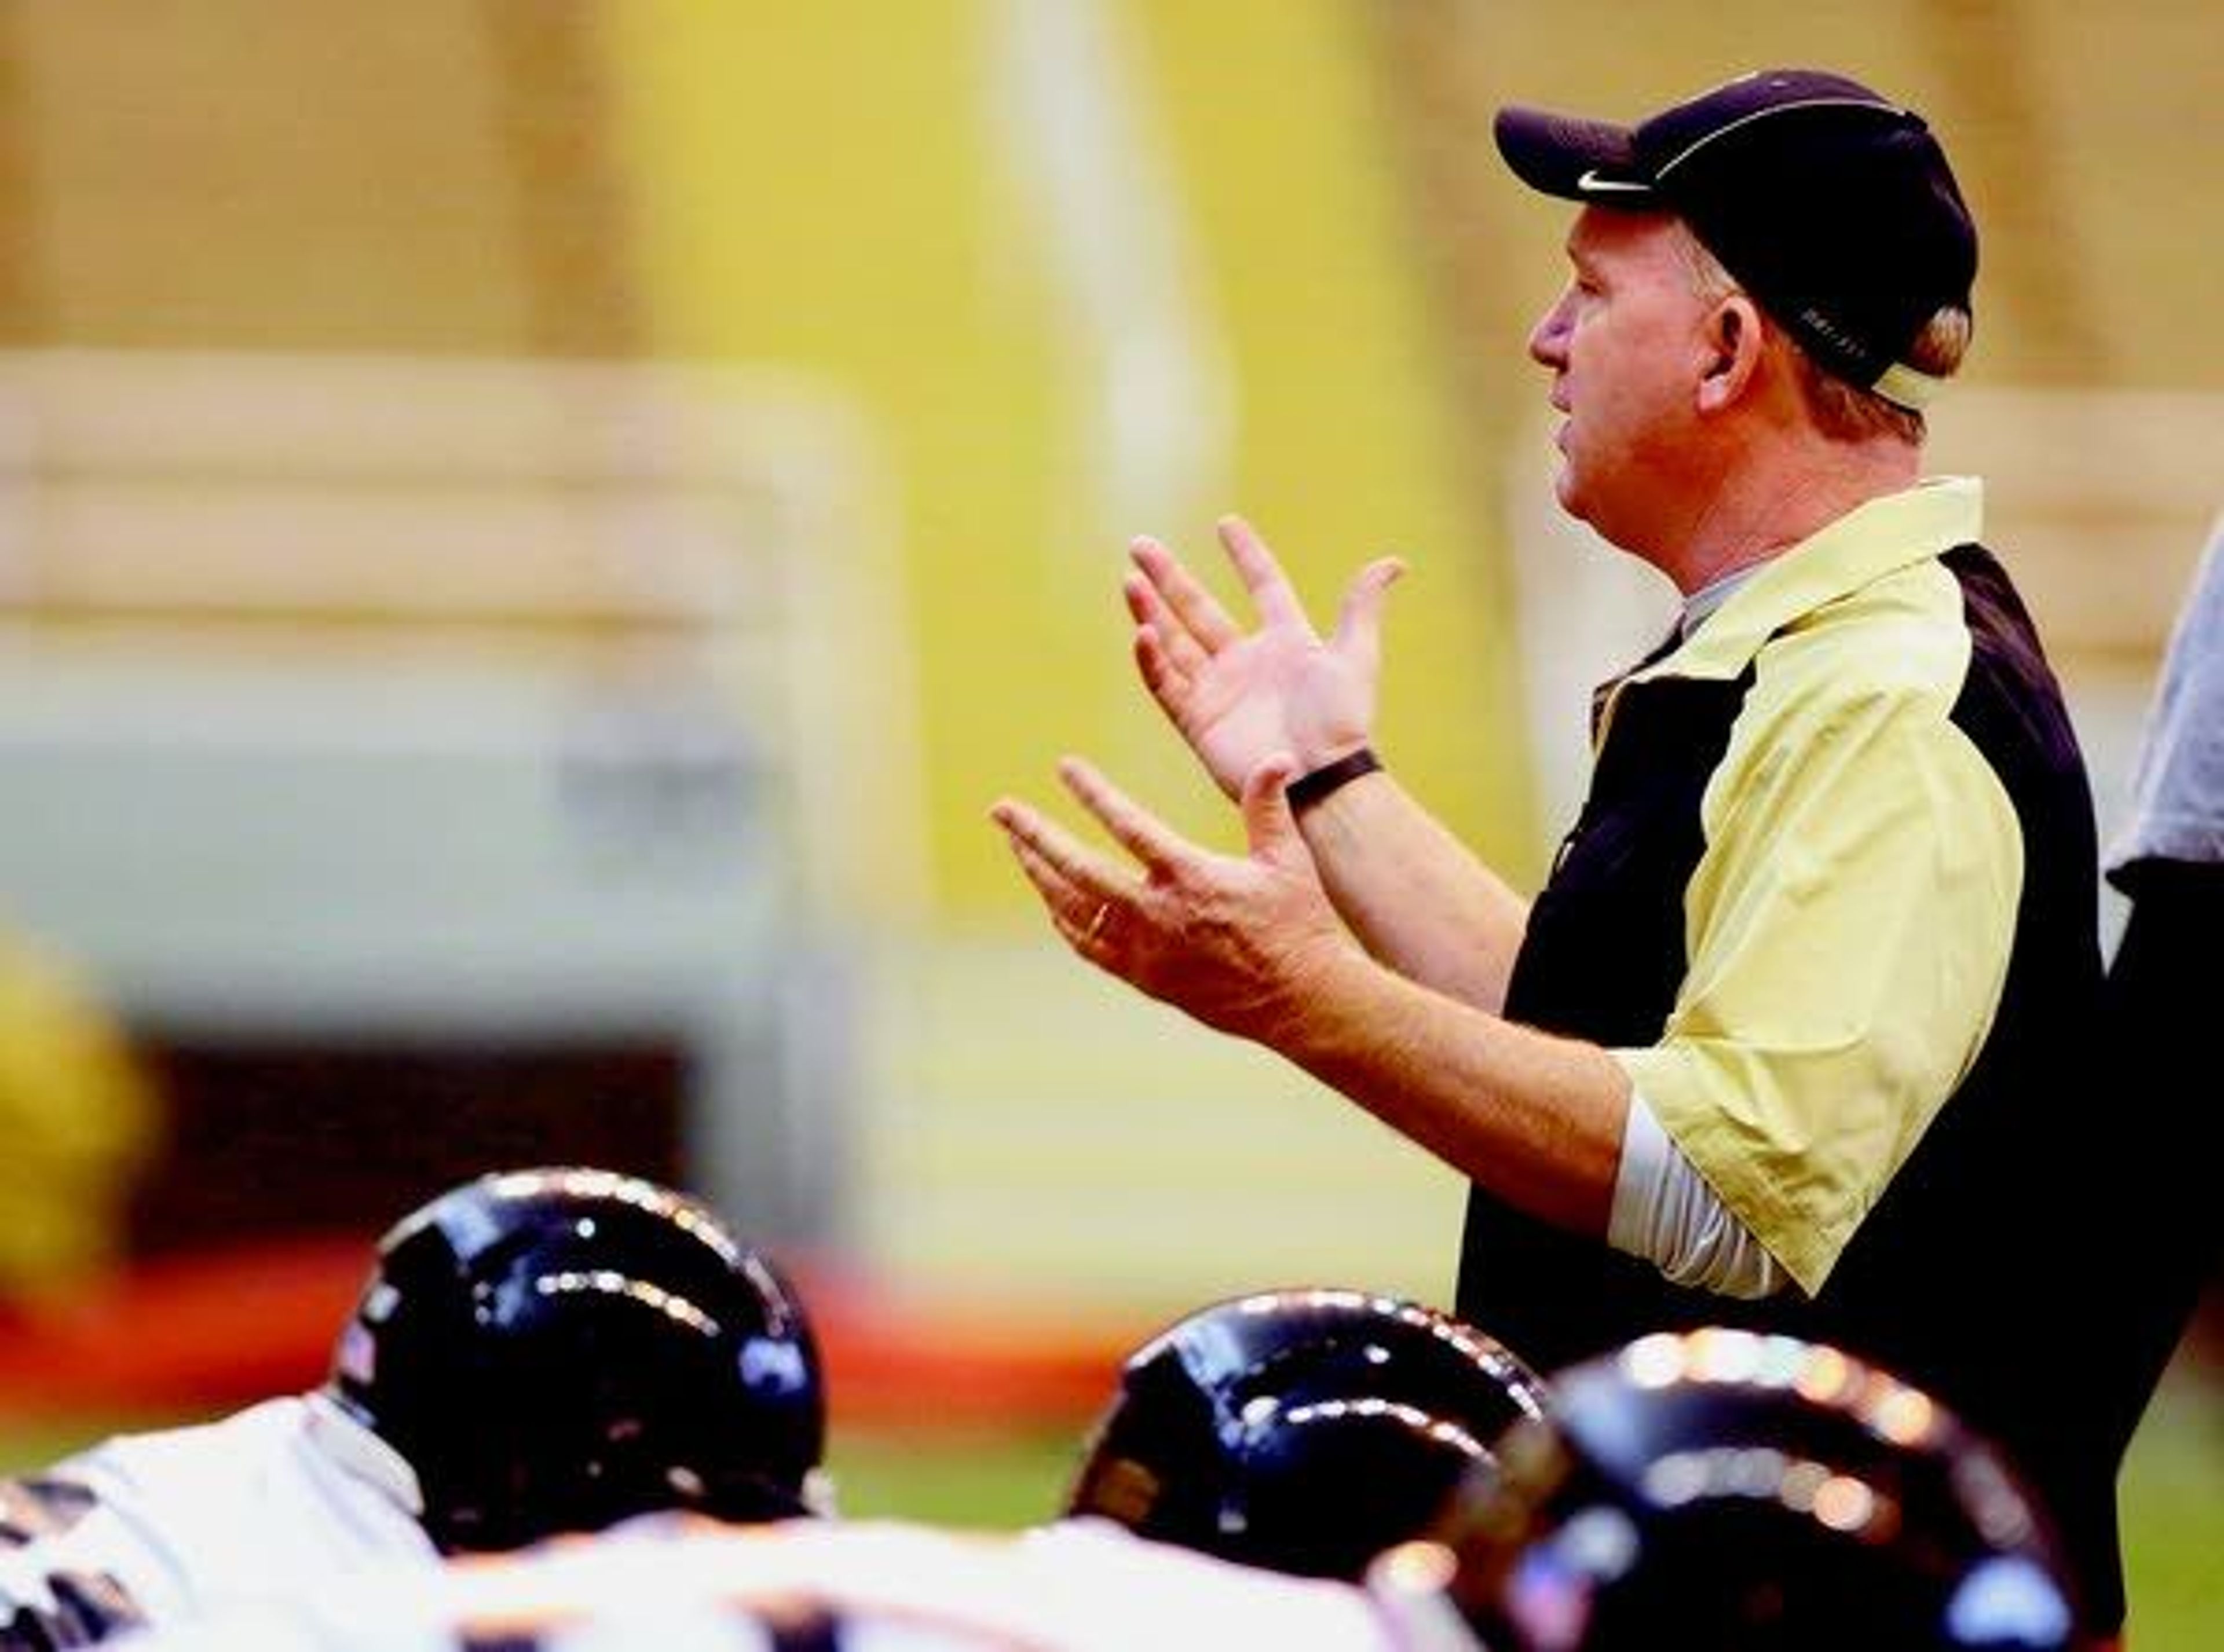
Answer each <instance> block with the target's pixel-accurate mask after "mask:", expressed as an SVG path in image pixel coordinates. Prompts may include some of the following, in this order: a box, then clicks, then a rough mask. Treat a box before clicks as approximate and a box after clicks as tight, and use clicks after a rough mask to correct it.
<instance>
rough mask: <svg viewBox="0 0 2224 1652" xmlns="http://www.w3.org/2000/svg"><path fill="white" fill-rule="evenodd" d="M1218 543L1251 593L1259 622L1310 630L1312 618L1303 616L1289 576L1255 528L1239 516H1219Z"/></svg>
mask: <svg viewBox="0 0 2224 1652" xmlns="http://www.w3.org/2000/svg"><path fill="white" fill-rule="evenodd" d="M1220 543H1221V545H1223V547H1224V548H1225V549H1226V550H1227V552H1228V559H1229V561H1230V562H1232V563H1234V564H1235V571H1236V573H1237V574H1238V575H1239V576H1240V577H1242V581H1243V589H1244V590H1248V591H1249V592H1250V593H1251V603H1252V606H1253V607H1254V608H1256V609H1257V610H1258V612H1259V620H1260V624H1262V625H1268V626H1295V627H1298V629H1300V630H1303V631H1306V632H1311V629H1312V622H1311V621H1310V620H1308V619H1306V617H1305V608H1304V606H1303V605H1302V604H1301V603H1300V602H1298V594H1297V592H1296V591H1295V590H1292V589H1291V586H1290V580H1289V576H1288V575H1286V574H1285V573H1284V572H1283V571H1282V564H1280V563H1279V562H1277V561H1276V560H1275V559H1274V553H1273V552H1272V551H1270V550H1268V549H1267V542H1266V540H1264V539H1260V537H1259V534H1258V531H1257V530H1256V529H1254V527H1253V526H1251V524H1250V523H1248V522H1247V521H1245V520H1243V519H1242V517H1241V516H1223V517H1222V518H1221V519H1220Z"/></svg>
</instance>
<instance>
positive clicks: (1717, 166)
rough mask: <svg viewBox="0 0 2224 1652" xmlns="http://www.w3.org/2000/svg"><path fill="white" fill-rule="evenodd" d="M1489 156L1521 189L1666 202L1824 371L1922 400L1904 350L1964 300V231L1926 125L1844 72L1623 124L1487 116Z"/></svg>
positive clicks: (1648, 205)
mask: <svg viewBox="0 0 2224 1652" xmlns="http://www.w3.org/2000/svg"><path fill="white" fill-rule="evenodd" d="M1495 130H1496V135H1497V138H1498V149H1499V153H1500V154H1502V155H1504V156H1505V158H1506V163H1507V166H1509V167H1512V168H1513V172H1514V173H1515V175H1516V176H1517V177H1519V178H1520V180H1522V181H1523V182H1524V183H1526V184H1527V185H1528V186H1530V187H1531V188H1532V189H1536V190H1540V191H1542V192H1544V193H1545V194H1547V195H1556V196H1559V197H1561V198H1563V199H1567V200H1571V201H1582V202H1584V203H1586V204H1588V205H1595V206H1602V207H1610V208H1622V209H1626V210H1630V211H1670V212H1673V213H1675V214H1677V216H1678V217H1679V218H1682V219H1683V220H1684V222H1685V223H1686V224H1689V225H1690V228H1691V231H1692V233H1693V234H1694V235H1696V236H1697V237H1698V239H1699V241H1700V242H1701V243H1703V245H1704V246H1705V247H1706V248H1707V249H1708V250H1709V251H1710V252H1712V253H1713V254H1714V255H1715V257H1716V258H1718V259H1720V260H1721V261H1722V267H1723V268H1725V269H1727V270H1728V271H1729V273H1730V274H1732V275H1733V276H1734V277H1735V278H1736V279H1737V281H1738V282H1739V284H1740V285H1741V286H1742V287H1744V288H1745V289H1746V290H1747V292H1748V293H1751V294H1752V295H1753V300H1754V301H1755V302H1756V303H1758V304H1759V305H1760V306H1761V307H1762V308H1763V309H1765V310H1766V311H1767V312H1768V313H1769V314H1770V315H1771V316H1772V318H1774V319H1775V320H1776V321H1777V322H1778V324H1779V325H1782V326H1783V327H1785V329H1787V330H1788V331H1790V332H1791V335H1792V337H1795V338H1797V339H1798V341H1799V343H1800V344H1801V345H1802V346H1803V347H1804V349H1805V350H1807V352H1808V353H1809V354H1810V356H1814V357H1815V359H1816V361H1818V362H1820V363H1822V364H1823V366H1824V367H1825V368H1827V369H1829V370H1830V371H1831V372H1833V373H1835V374H1836V375H1838V376H1839V377H1841V378H1843V379H1847V380H1849V381H1852V382H1853V383H1854V384H1857V385H1860V386H1861V387H1863V388H1868V389H1873V390H1874V391H1876V392H1877V394H1880V395H1882V396H1884V397H1885V398H1886V399H1887V400H1891V401H1894V402H1897V403H1899V405H1901V406H1903V407H1921V406H1922V405H1923V404H1924V401H1926V400H1929V397H1930V394H1931V393H1932V392H1933V391H1935V390H1936V389H1937V383H1938V381H1937V380H1936V379H1935V378H1933V377H1931V376H1930V375H1926V374H1923V373H1919V372H1917V371H1915V370H1914V369H1911V368H1910V367H1909V366H1907V364H1906V363H1905V359H1904V358H1905V354H1906V351H1907V349H1908V346H1909V345H1910V344H1912V343H1913V342H1914V341H1915V338H1916V337H1917V335H1918V334H1919V333H1920V332H1921V331H1922V330H1923V328H1924V325H1925V324H1926V323H1927V322H1928V321H1929V320H1930V318H1931V316H1932V315H1933V314H1934V313H1936V312H1937V311H1938V310H1939V309H1941V308H1942V307H1945V306H1958V307H1960V308H1962V309H1965V310H1966V309H1968V307H1969V300H1970V288H1971V287H1972V285H1973V284H1974V281H1975V280H1976V274H1977V229H1976V224H1974V221H1973V220H1972V219H1971V218H1970V216H1969V209H1968V205H1967V204H1966V203H1965V202H1964V201H1963V200H1962V192H1961V188H1960V186H1958V185H1957V184H1956V183H1955V180H1954V173H1953V170H1952V168H1951V167H1949V166H1948V165H1947V163H1946V154H1945V152H1944V151H1943V149H1941V148H1939V146H1938V141H1937V138H1936V137H1934V136H1932V135H1931V131H1930V127H1929V126H1928V125H1926V124H1925V123H1924V120H1923V117H1921V116H1919V115H1918V114H1916V113H1915V112H1914V111H1913V110H1908V109H1904V108H1902V107H1901V106H1900V105H1899V104H1895V103H1893V102H1892V100H1891V99H1890V98H1886V97H1884V96H1883V95H1882V94H1880V93H1879V92H1876V91H1871V90H1870V89H1869V88H1868V87H1867V86H1865V85H1861V83H1860V82H1859V81H1856V80H1849V79H1847V78H1846V77H1845V76H1843V75H1840V74H1832V73H1828V72H1826V71H1823V70H1818V69H1763V70H1759V71H1756V72H1755V73H1751V74H1747V75H1741V76H1740V77H1739V78H1738V79H1734V80H1731V81H1728V82H1726V83H1725V84H1723V85H1719V86H1716V87H1714V88H1713V89H1712V90H1710V91H1703V92H1701V93H1699V94H1698V95H1697V96H1696V97H1695V98H1689V99H1687V100H1686V101H1684V102H1683V103H1680V104H1676V105H1675V106H1674V107H1673V108H1670V109H1665V110H1661V111H1660V113H1659V114H1657V115H1654V116H1652V117H1650V118H1649V119H1646V120H1643V121H1640V122H1639V123H1637V124H1636V125H1634V126H1622V125H1618V124H1616V123H1613V122H1610V121H1602V120H1592V119H1588V118H1585V117H1579V116H1570V115H1560V114H1553V113H1551V112H1549V111H1546V110H1539V109H1522V108H1507V109H1501V110H1499V112H1498V119H1497V123H1496V128H1495Z"/></svg>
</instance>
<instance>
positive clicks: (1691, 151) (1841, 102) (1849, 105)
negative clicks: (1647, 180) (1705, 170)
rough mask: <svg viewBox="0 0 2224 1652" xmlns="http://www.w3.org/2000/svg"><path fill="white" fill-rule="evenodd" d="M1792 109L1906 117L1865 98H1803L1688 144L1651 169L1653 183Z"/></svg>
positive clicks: (1741, 119) (1741, 118) (1756, 113)
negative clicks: (1742, 129)
mask: <svg viewBox="0 0 2224 1652" xmlns="http://www.w3.org/2000/svg"><path fill="white" fill-rule="evenodd" d="M1794 109H1873V110H1877V111H1879V112H1880V113H1881V114H1886V115H1906V114H1908V112H1909V111H1907V110H1905V109H1902V108H1901V107H1900V106H1899V104H1887V103H1885V102H1883V101H1882V100H1881V99H1876V98H1801V99H1800V100H1799V101H1798V103H1796V104H1770V105H1769V107H1767V108H1766V109H1756V110H1753V113H1752V114H1750V115H1741V116H1739V117H1738V118H1737V119H1735V120H1734V121H1732V122H1731V123H1729V124H1728V126H1718V127H1716V128H1715V129H1714V130H1713V131H1711V132H1709V133H1708V134H1707V135H1706V136H1704V137H1703V138H1700V139H1698V140H1697V141H1696V142H1692V143H1690V144H1688V145H1686V146H1685V147H1684V149H1683V150H1682V151H1680V152H1679V153H1677V154H1673V155H1671V156H1670V157H1669V158H1668V159H1667V160H1666V161H1663V162H1661V164H1660V165H1659V166H1658V167H1654V168H1653V169H1652V175H1653V177H1654V178H1655V179H1661V178H1665V177H1666V176H1667V175H1668V174H1669V173H1671V172H1673V171H1674V170H1675V169H1676V168H1677V167H1680V166H1682V165H1683V164H1684V162H1685V161H1689V160H1690V158H1691V157H1692V156H1693V155H1695V154H1698V152H1699V151H1700V150H1702V149H1703V148H1706V147H1707V145H1709V143H1712V142H1714V141H1715V139H1716V138H1718V137H1723V136H1728V134H1729V133H1732V132H1734V131H1736V130H1737V129H1739V128H1740V127H1742V126H1750V125H1752V124H1753V122H1755V121H1760V120H1766V119H1767V118H1768V117H1770V116H1771V115H1781V114H1784V113H1785V112H1786V111H1788V110H1794Z"/></svg>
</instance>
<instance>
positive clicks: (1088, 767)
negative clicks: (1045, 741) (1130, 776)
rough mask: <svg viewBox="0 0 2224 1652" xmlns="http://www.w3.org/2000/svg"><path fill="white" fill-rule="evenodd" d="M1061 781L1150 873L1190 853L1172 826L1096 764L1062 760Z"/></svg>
mask: <svg viewBox="0 0 2224 1652" xmlns="http://www.w3.org/2000/svg"><path fill="white" fill-rule="evenodd" d="M1058 779H1061V780H1063V781H1064V782H1065V789H1066V790H1067V791H1071V793H1073V795H1074V798H1075V800H1076V801H1077V802H1078V803H1079V804H1081V806H1082V807H1083V808H1084V809H1086V810H1088V811H1089V812H1090V814H1092V815H1094V816H1096V818H1097V819H1098V820H1099V821H1100V822H1102V823H1103V827H1104V829H1105V830H1106V831H1108V832H1109V833H1110V834H1111V835H1112V838H1113V841H1114V842H1116V843H1118V844H1119V845H1120V847H1121V848H1124V849H1126V850H1127V851H1128V854H1132V855H1134V857H1135V859H1136V860H1137V861H1140V863H1141V864H1142V866H1143V868H1144V869H1145V870H1146V871H1147V872H1163V871H1165V870H1166V868H1167V867H1171V866H1172V864H1173V863H1174V862H1175V861H1178V860H1179V859H1181V857H1182V855H1183V854H1185V853H1186V852H1187V850H1188V845H1187V844H1186V843H1185V842H1183V841H1182V839H1181V838H1180V837H1179V836H1178V835H1176V834H1175V832H1174V829H1172V827H1171V826H1168V825H1167V824H1166V823H1165V822H1163V821H1161V820H1160V819H1159V817H1157V816H1156V815H1153V813H1151V811H1150V810H1147V809H1146V808H1144V807H1143V805H1142V804H1139V803H1137V802H1136V801H1135V800H1134V798H1130V797H1129V796H1128V794H1127V793H1126V792H1124V791H1121V790H1120V788H1119V787H1118V786H1116V785H1113V784H1112V782H1111V781H1109V779H1105V778H1104V775H1103V772H1101V771H1099V770H1098V769H1097V768H1096V766H1094V765H1093V764H1090V763H1089V762H1086V761H1084V760H1082V759H1081V758H1078V757H1068V758H1064V759H1061V760H1059V763H1058Z"/></svg>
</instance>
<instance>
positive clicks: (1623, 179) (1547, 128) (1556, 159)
mask: <svg viewBox="0 0 2224 1652" xmlns="http://www.w3.org/2000/svg"><path fill="white" fill-rule="evenodd" d="M1492 132H1493V134H1494V136H1496V138H1497V140H1498V153H1499V154H1501V155H1502V156H1504V157H1505V159H1506V164H1507V166H1508V167H1512V168H1513V175H1514V176H1515V177H1517V178H1519V179H1520V180H1521V181H1522V182H1523V183H1525V184H1526V185H1528V186H1529V187H1530V188H1532V189H1534V190H1538V191H1540V192H1543V193H1545V194H1546V195H1557V196H1559V197H1560V198H1561V199H1564V200H1570V201H1596V202H1599V203H1601V204H1602V205H1625V206H1640V205H1645V204H1646V203H1648V202H1650V201H1651V200H1652V199H1654V191H1653V187H1652V180H1650V179H1649V178H1647V177H1646V175H1645V171H1644V168H1643V167H1640V165H1639V164H1638V161H1637V154H1636V145H1635V142H1634V141H1633V137H1632V136H1631V133H1630V129H1628V128H1627V127H1626V126H1616V125H1614V123H1612V122H1610V121H1593V120H1584V119H1583V118H1581V117H1577V116H1573V115H1555V114H1553V113H1552V112H1551V111H1550V110H1543V109H1519V108H1508V109H1501V110H1499V111H1498V118H1497V119H1496V121H1495V122H1494V123H1492Z"/></svg>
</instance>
